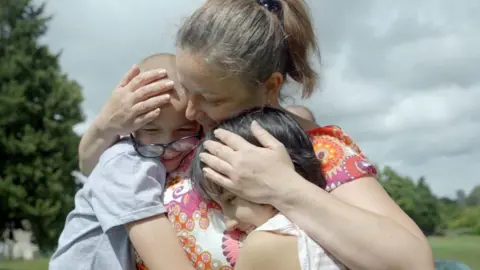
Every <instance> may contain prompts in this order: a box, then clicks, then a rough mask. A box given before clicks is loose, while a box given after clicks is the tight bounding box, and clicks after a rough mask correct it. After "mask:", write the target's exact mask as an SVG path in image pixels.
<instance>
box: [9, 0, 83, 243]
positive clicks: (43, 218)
mask: <svg viewBox="0 0 480 270" xmlns="http://www.w3.org/2000/svg"><path fill="white" fill-rule="evenodd" d="M48 21H49V17H47V16H45V15H44V5H40V6H38V5H35V4H34V3H33V2H32V1H31V0H0V153H1V156H2V159H3V160H2V162H1V163H0V172H1V175H0V229H1V228H2V227H3V228H5V227H6V226H7V225H8V224H15V225H18V224H20V220H23V219H27V220H29V221H30V222H31V223H32V224H33V226H32V229H33V232H34V235H35V238H36V240H37V242H38V243H39V244H40V246H41V247H42V248H49V247H52V246H53V245H54V244H55V242H56V238H57V237H58V232H59V228H61V227H63V222H64V221H65V215H66V213H67V212H68V211H70V210H71V208H72V202H73V194H74V188H75V184H74V181H73V179H72V177H71V175H70V173H71V171H72V170H74V169H75V168H76V166H77V157H76V152H77V145H78V142H79V137H78V136H77V135H76V134H75V133H74V132H73V129H72V128H73V126H74V125H75V124H77V123H79V122H82V121H83V116H82V112H81V109H80V104H81V102H82V94H81V89H80V86H79V85H78V84H77V83H76V82H75V81H72V80H70V79H69V78H68V77H67V75H66V74H64V73H63V72H62V71H61V69H60V66H59V63H58V55H55V54H52V53H51V52H50V51H49V49H48V47H47V46H45V45H42V44H41V43H39V38H40V37H42V36H43V35H44V34H45V32H46V30H47V23H48Z"/></svg>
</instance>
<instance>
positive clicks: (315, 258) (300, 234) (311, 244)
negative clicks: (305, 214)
mask: <svg viewBox="0 0 480 270" xmlns="http://www.w3.org/2000/svg"><path fill="white" fill-rule="evenodd" d="M254 231H269V232H275V233H279V234H285V235H293V236H296V237H297V244H298V258H299V259H300V266H301V269H302V270H320V269H321V270H346V269H347V268H346V267H345V266H343V265H342V264H341V263H340V262H338V261H337V260H336V259H334V258H333V257H332V256H331V255H330V254H328V253H327V252H326V251H325V250H324V249H323V248H321V247H320V246H319V245H318V244H317V243H315V241H313V240H312V239H311V238H310V237H309V236H308V235H307V234H306V233H305V232H304V231H302V230H300V229H299V228H298V226H297V225H295V224H294V223H292V222H291V221H290V220H289V219H287V217H285V216H284V215H282V214H280V213H279V214H277V215H275V216H274V217H272V218H271V219H269V220H268V221H267V222H265V223H264V224H263V225H261V226H260V227H258V228H256V229H255V230H254Z"/></svg>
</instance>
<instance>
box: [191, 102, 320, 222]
mask: <svg viewBox="0 0 480 270" xmlns="http://www.w3.org/2000/svg"><path fill="white" fill-rule="evenodd" d="M254 120H255V121H257V122H258V123H259V124H260V126H262V127H263V128H264V129H265V130H266V131H268V132H269V133H270V134H271V135H272V136H274V137H275V138H276V139H277V140H279V141H280V142H281V143H283V145H284V146H285V148H286V149H287V151H288V153H289V155H290V158H291V159H292V162H293V164H294V166H295V170H296V171H297V173H298V174H300V175H301V176H302V177H304V178H305V179H307V180H308V181H310V182H312V183H314V184H315V185H317V186H319V187H321V188H325V179H324V177H323V174H322V172H321V164H320V162H319V161H318V159H317V157H316V155H315V152H314V150H313V146H312V143H311V142H310V137H309V135H308V134H307V133H306V132H305V131H304V130H303V129H302V128H301V127H300V125H299V124H298V123H297V122H296V121H295V120H294V119H293V118H292V117H291V116H290V115H288V114H287V113H286V112H284V111H282V110H279V109H275V108H271V107H263V108H259V107H256V108H253V109H250V110H248V111H245V112H243V113H240V114H238V115H236V116H234V117H233V118H230V119H227V120H225V121H223V122H221V123H220V124H219V125H218V126H217V127H215V128H214V129H213V130H211V131H210V132H208V133H207V134H206V135H205V138H204V140H215V141H218V140H217V139H216V138H215V137H214V135H213V131H214V130H215V129H216V128H222V129H225V130H228V131H231V132H233V133H236V134H238V135H240V136H241V137H242V138H244V139H245V140H246V141H248V142H250V143H252V144H254V145H256V146H261V145H260V143H259V142H258V140H257V139H256V138H255V136H254V135H253V134H252V132H251V129H250V127H251V123H252V121H254ZM204 151H205V149H204V147H203V145H202V144H200V146H199V147H198V148H197V150H196V153H195V158H194V159H193V161H192V164H191V165H190V169H191V171H190V176H191V179H192V182H193V184H194V186H195V189H196V190H197V191H198V192H199V193H200V194H201V195H202V196H204V197H205V198H207V199H212V200H214V201H215V202H217V203H218V204H219V205H220V206H221V207H222V209H223V212H224V215H225V217H226V219H227V220H226V223H227V226H228V227H237V228H239V229H241V230H245V231H246V230H248V229H249V228H250V227H251V226H252V225H253V226H259V225H261V224H263V223H264V222H265V221H267V220H268V219H269V218H271V217H272V216H273V214H274V213H276V210H275V209H273V208H272V207H271V206H268V205H258V204H254V203H251V202H248V201H246V200H243V199H242V198H237V197H236V196H235V195H234V194H232V193H230V192H229V191H227V190H225V189H224V188H222V187H221V186H219V185H217V184H215V183H213V182H211V181H209V180H208V179H206V178H204V177H203V173H202V169H203V164H202V163H201V162H200V159H199V154H200V153H202V152H204Z"/></svg>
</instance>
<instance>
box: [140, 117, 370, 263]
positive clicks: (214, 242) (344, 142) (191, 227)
mask: <svg viewBox="0 0 480 270" xmlns="http://www.w3.org/2000/svg"><path fill="white" fill-rule="evenodd" d="M309 134H310V135H311V138H312V143H313V146H314V149H315V152H316V154H317V157H318V158H319V159H320V160H321V161H322V166H323V172H324V174H325V177H326V180H327V190H328V191H332V190H333V189H335V188H337V187H338V186H340V185H342V184H344V183H347V182H350V181H353V180H355V179H358V178H361V177H364V176H374V175H375V174H376V170H375V168H374V166H373V165H372V164H371V163H369V162H368V161H367V160H366V159H365V157H364V155H363V154H362V152H361V151H360V149H359V147H358V146H357V145H356V144H355V143H354V142H353V141H352V139H351V138H350V137H349V136H348V135H346V134H345V133H344V132H343V131H342V130H341V129H340V128H339V127H336V126H326V127H319V128H316V129H314V130H311V131H310V132H309ZM192 157H193V155H191V156H190V157H189V158H188V159H187V161H186V162H185V164H184V165H183V166H181V168H180V169H179V170H178V171H176V172H174V173H172V174H170V175H169V176H168V179H167V183H168V187H167V189H166V191H165V194H164V204H165V206H166V207H167V209H168V218H169V220H170V221H171V222H172V225H173V227H174V229H175V232H176V233H177V236H178V239H179V241H180V244H181V245H182V247H183V248H184V250H185V252H186V254H187V256H188V258H189V260H190V262H191V263H192V265H193V266H194V267H195V268H196V269H199V270H208V269H213V270H233V268H234V266H235V262H236V259H237V256H238V253H239V250H240V248H241V246H242V241H243V239H244V237H245V234H243V233H240V232H238V231H233V232H229V231H226V230H225V228H226V227H225V224H224V222H223V215H222V212H221V208H220V207H219V206H218V205H217V204H215V203H214V202H211V201H206V200H204V199H203V198H202V197H201V196H200V195H199V194H198V193H197V192H195V190H194V189H193V188H192V185H191V182H190V179H189V178H188V164H189V163H190V160H191V158H192ZM136 258H137V268H138V269H139V270H146V269H147V267H146V266H145V265H144V264H143V262H142V260H141V258H139V257H138V256H136Z"/></svg>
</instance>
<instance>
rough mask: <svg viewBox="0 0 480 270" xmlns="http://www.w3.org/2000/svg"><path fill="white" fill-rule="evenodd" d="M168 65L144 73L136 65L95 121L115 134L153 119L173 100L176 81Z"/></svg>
mask: <svg viewBox="0 0 480 270" xmlns="http://www.w3.org/2000/svg"><path fill="white" fill-rule="evenodd" d="M166 76H167V71H166V70H164V69H160V70H158V69H155V70H149V71H145V72H142V73H140V69H139V68H138V67H137V66H136V65H134V66H133V67H132V68H131V69H130V70H129V71H128V72H127V73H126V74H125V75H124V77H123V79H122V80H121V81H120V83H119V84H118V86H117V87H116V88H115V89H114V90H113V93H112V96H111V97H110V99H109V100H108V101H107V103H106V104H105V105H104V106H103V108H102V110H101V112H100V114H99V115H98V117H97V119H96V120H95V122H94V124H95V125H97V128H99V129H100V130H103V131H104V132H106V133H107V134H111V135H126V134H129V133H131V132H133V131H135V130H137V129H138V128H140V127H142V126H143V125H145V124H147V123H149V122H151V121H152V120H153V119H155V118H156V117H158V115H159V114H160V108H161V106H163V105H165V104H167V103H168V102H169V101H170V95H169V94H167V93H166V92H168V91H170V90H171V89H173V85H174V83H173V81H171V80H168V79H164V78H166Z"/></svg>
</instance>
